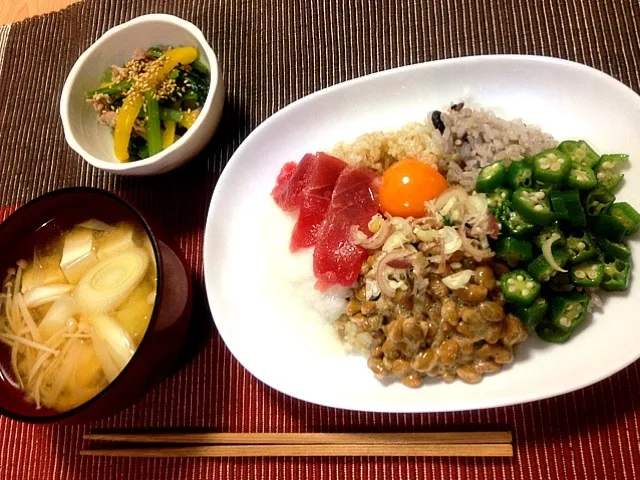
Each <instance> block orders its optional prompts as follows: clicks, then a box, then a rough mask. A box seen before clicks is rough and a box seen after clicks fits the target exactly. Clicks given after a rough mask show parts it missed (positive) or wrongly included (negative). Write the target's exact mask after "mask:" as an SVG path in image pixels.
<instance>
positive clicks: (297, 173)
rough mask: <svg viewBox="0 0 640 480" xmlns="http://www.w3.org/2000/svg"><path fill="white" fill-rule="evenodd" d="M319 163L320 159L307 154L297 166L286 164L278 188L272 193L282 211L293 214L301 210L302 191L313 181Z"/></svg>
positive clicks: (278, 181) (277, 183)
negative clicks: (292, 212) (294, 211)
mask: <svg viewBox="0 0 640 480" xmlns="http://www.w3.org/2000/svg"><path fill="white" fill-rule="evenodd" d="M317 163H318V157H317V156H316V155H312V154H311V153H307V154H306V155H305V156H304V157H302V160H300V163H298V164H297V165H296V164H295V163H286V164H285V165H284V167H282V170H280V174H279V175H278V179H277V180H276V186H275V187H274V188H273V190H272V191H271V196H272V197H273V199H274V200H275V201H276V203H277V204H278V206H279V207H280V208H281V209H283V210H284V211H286V212H291V211H293V210H296V209H298V208H300V205H302V191H303V190H304V188H305V187H306V186H307V185H308V184H309V182H310V181H311V178H312V176H313V172H314V171H315V166H316V164H317ZM294 167H295V168H294Z"/></svg>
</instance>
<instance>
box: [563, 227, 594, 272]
mask: <svg viewBox="0 0 640 480" xmlns="http://www.w3.org/2000/svg"><path fill="white" fill-rule="evenodd" d="M578 235H580V234H578V233H576V234H571V235H569V236H568V237H567V244H566V245H565V247H564V251H565V253H566V254H567V255H569V263H570V264H572V265H577V264H579V263H583V262H586V261H588V260H593V259H594V258H596V257H597V256H598V255H599V253H600V252H599V250H598V247H597V246H596V244H595V242H594V240H593V237H592V236H591V235H590V234H589V233H586V232H584V233H582V235H580V236H578Z"/></svg>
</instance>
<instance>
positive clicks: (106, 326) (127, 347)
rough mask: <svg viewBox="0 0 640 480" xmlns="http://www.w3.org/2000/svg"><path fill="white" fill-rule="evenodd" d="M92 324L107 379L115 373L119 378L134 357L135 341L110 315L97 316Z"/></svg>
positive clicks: (97, 349)
mask: <svg viewBox="0 0 640 480" xmlns="http://www.w3.org/2000/svg"><path fill="white" fill-rule="evenodd" d="M92 324H93V330H94V332H95V335H92V337H91V338H92V340H93V343H94V346H95V349H96V354H97V355H98V358H99V359H100V362H101V363H102V366H103V369H104V372H105V374H106V375H107V377H111V376H113V374H114V372H115V375H116V376H117V375H118V374H119V373H120V372H121V371H122V369H123V368H124V367H125V366H126V365H127V363H129V360H131V357H133V354H134V352H135V346H134V344H133V340H132V339H131V337H130V336H129V334H128V333H127V331H126V330H125V329H124V328H122V326H121V325H120V324H119V323H118V322H117V321H116V320H114V319H113V318H112V317H110V316H108V315H96V316H95V317H93V318H92ZM109 360H110V361H109ZM105 366H106V368H105ZM114 369H115V370H114ZM113 378H115V377H113ZM113 378H110V380H113Z"/></svg>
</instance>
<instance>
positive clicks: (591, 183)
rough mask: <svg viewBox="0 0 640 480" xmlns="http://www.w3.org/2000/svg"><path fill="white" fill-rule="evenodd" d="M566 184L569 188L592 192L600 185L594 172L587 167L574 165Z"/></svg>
mask: <svg viewBox="0 0 640 480" xmlns="http://www.w3.org/2000/svg"><path fill="white" fill-rule="evenodd" d="M565 184H566V185H567V187H569V188H577V189H578V190H591V189H592V188H595V187H596V186H597V185H598V181H597V180H596V174H595V172H594V171H593V170H591V169H590V168H589V167H586V166H585V165H581V164H577V163H574V164H573V165H572V166H571V170H569V174H568V175H567V179H566V180H565Z"/></svg>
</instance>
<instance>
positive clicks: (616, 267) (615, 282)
mask: <svg viewBox="0 0 640 480" xmlns="http://www.w3.org/2000/svg"><path fill="white" fill-rule="evenodd" d="M630 277H631V262H626V261H624V260H620V259H618V258H613V259H608V258H605V264H604V277H603V279H602V283H601V284H600V288H602V289H603V290H606V291H607V292H624V291H626V290H628V289H629V279H630Z"/></svg>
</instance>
